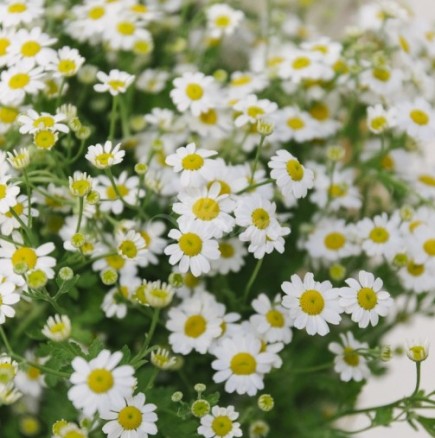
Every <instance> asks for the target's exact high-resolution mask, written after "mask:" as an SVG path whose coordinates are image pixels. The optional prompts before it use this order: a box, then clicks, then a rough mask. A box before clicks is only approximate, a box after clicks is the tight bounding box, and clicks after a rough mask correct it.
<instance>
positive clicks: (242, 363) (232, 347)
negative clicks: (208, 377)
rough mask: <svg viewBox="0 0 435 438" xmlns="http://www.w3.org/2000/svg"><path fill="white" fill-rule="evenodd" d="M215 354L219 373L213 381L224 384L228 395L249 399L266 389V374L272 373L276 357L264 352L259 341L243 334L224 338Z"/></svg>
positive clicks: (213, 363) (214, 363) (213, 366)
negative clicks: (235, 393)
mask: <svg viewBox="0 0 435 438" xmlns="http://www.w3.org/2000/svg"><path fill="white" fill-rule="evenodd" d="M212 354H213V355H214V356H216V360H214V361H213V362H212V364H211V366H212V368H213V369H214V370H216V373H215V374H214V375H213V380H214V381H215V382H216V383H222V382H225V391H226V392H228V393H233V392H237V394H248V395H250V396H254V395H255V394H256V393H257V392H258V391H260V390H262V389H263V388H264V382H263V379H264V375H265V374H267V373H268V372H269V371H270V370H271V367H272V363H273V362H274V360H275V357H276V355H275V354H273V353H269V352H263V349H262V343H261V341H260V339H258V338H257V337H255V336H253V335H252V334H248V333H243V332H240V333H239V334H235V335H234V336H232V337H226V338H224V339H222V341H221V342H220V343H219V345H218V346H216V347H215V348H214V349H213V352H212Z"/></svg>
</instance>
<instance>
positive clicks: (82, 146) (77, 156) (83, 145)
mask: <svg viewBox="0 0 435 438" xmlns="http://www.w3.org/2000/svg"><path fill="white" fill-rule="evenodd" d="M84 148H85V140H82V141H81V143H80V147H79V150H78V152H77V153H76V154H75V155H74V156H73V157H72V158H71V159H70V160H68V162H67V164H73V163H75V162H76V161H77V160H78V159H79V158H80V157H81V156H82V154H83V149H84Z"/></svg>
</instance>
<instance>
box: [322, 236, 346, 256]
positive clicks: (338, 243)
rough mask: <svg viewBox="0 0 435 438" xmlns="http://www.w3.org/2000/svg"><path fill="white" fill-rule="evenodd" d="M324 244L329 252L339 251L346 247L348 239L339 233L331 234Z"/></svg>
mask: <svg viewBox="0 0 435 438" xmlns="http://www.w3.org/2000/svg"><path fill="white" fill-rule="evenodd" d="M323 243H324V244H325V246H326V248H328V249H329V250H331V251H338V250H339V249H341V248H343V246H344V245H345V243H346V237H345V235H344V234H342V233H338V232H333V233H329V234H327V235H326V236H325V239H324V241H323Z"/></svg>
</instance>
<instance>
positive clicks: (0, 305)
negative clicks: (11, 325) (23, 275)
mask: <svg viewBox="0 0 435 438" xmlns="http://www.w3.org/2000/svg"><path fill="white" fill-rule="evenodd" d="M18 301H20V295H19V294H18V293H17V292H16V291H15V285H14V284H13V283H9V282H7V281H6V282H2V283H0V324H4V323H5V321H6V318H13V317H14V316H15V309H14V308H13V307H12V306H13V305H15V304H17V303H18Z"/></svg>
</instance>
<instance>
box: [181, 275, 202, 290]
mask: <svg viewBox="0 0 435 438" xmlns="http://www.w3.org/2000/svg"><path fill="white" fill-rule="evenodd" d="M183 282H184V284H185V285H186V287H189V288H190V289H193V288H195V287H196V286H198V284H199V278H198V277H195V276H194V275H193V274H192V273H191V272H187V273H186V274H184V278H183Z"/></svg>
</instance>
